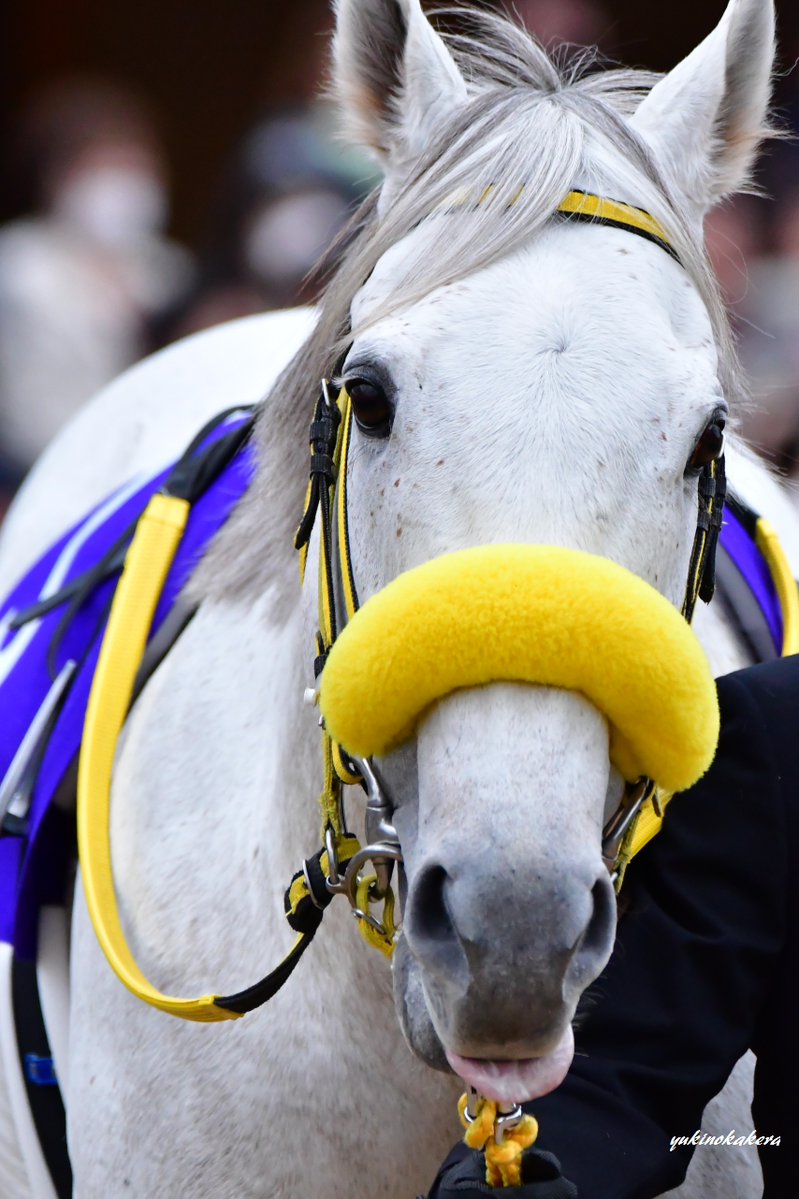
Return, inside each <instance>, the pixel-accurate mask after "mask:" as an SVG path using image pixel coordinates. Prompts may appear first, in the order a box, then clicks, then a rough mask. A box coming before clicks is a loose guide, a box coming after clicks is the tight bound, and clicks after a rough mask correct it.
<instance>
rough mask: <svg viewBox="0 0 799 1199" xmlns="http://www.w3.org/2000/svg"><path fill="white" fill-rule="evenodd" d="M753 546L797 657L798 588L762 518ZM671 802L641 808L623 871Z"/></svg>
mask: <svg viewBox="0 0 799 1199" xmlns="http://www.w3.org/2000/svg"><path fill="white" fill-rule="evenodd" d="M755 544H756V545H757V548H758V549H759V550H760V552H761V554H762V555H763V557H764V558H765V560H766V565H767V566H768V568H769V572H770V574H771V578H772V580H773V582H774V588H775V590H776V592H777V598H778V600H779V602H780V609H781V611H782V629H783V632H782V653H781V656H782V657H783V658H787V657H788V656H789V655H790V654H796V653H799V588H797V584H796V580H795V579H794V577H793V571H792V570H791V566H790V563H789V562H788V559H787V557H786V555H785V550H784V549H783V548H782V542H781V541H780V539H779V535H778V534H777V531H776V529H775V528H774V527H773V525H771V524H770V523H769V522H768V521H767V520H764V518H763V517H762V516H760V517H758V520H757V524H756V526H755ZM670 799H671V795H670V794H669V793H668V792H660V791H659V792H658V794H657V800H658V807H659V808H660V812H658V811H656V809H655V806H654V804H653V803H652V801H651V800H647V802H646V803H645V804H644V806H643V808H642V809H641V815H640V816H639V817H638V820H637V821H636V823H635V828H634V830H633V833H632V836H631V838H630V846H629V849H628V850H627V851H626V852H625V851H624V850H623V851H622V854H621V866H622V869H624V867H625V866H626V865H627V864H628V863H629V862H630V861H632V859H633V858H634V857H635V855H636V854H637V853H640V851H641V850H642V849H643V848H644V846H645V845H648V844H649V842H650V841H651V840H652V838H653V837H655V836H657V834H658V833H659V832H660V830H661V827H662V825H663V817H664V814H665V810H666V806H667V805H668V802H669V800H670Z"/></svg>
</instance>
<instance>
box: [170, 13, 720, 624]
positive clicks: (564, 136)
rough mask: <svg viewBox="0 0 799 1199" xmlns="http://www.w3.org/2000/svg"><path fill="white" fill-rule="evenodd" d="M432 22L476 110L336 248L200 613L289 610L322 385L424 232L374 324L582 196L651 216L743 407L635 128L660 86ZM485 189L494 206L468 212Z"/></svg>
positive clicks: (715, 322)
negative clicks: (374, 297)
mask: <svg viewBox="0 0 799 1199" xmlns="http://www.w3.org/2000/svg"><path fill="white" fill-rule="evenodd" d="M434 16H435V19H436V20H437V21H439V22H440V21H442V20H443V21H445V22H446V21H447V20H450V19H452V18H455V20H456V21H457V23H458V25H457V31H456V32H450V33H447V31H446V28H444V29H442V33H443V35H444V36H445V37H446V39H447V43H448V46H449V48H450V51H451V53H452V55H453V57H454V58H455V60H456V62H457V63H458V66H459V68H460V70H461V72H462V74H463V76H464V78H465V79H466V82H467V87H468V93H469V99H468V102H467V104H466V105H465V107H464V108H463V109H461V110H460V111H458V112H456V113H454V114H453V115H452V117H451V119H450V120H449V122H448V123H445V124H444V125H443V127H442V128H441V129H440V130H439V132H438V135H437V137H436V139H435V141H434V142H433V143H432V144H430V145H429V146H428V147H427V149H426V152H425V153H424V155H423V157H421V158H420V159H419V160H418V161H416V162H415V163H410V164H408V165H407V166H406V169H405V174H404V177H403V178H401V179H397V178H396V177H395V176H394V175H390V177H389V187H390V193H389V195H388V197H387V198H386V202H385V203H384V204H381V203H380V193H381V188H380V187H378V188H377V189H376V190H375V191H374V192H373V193H372V194H371V195H370V196H369V197H368V198H367V199H366V201H365V202H364V203H363V204H362V205H361V207H360V208H359V210H358V211H357V212H356V213H355V215H354V216H353V218H352V220H351V222H350V224H349V226H348V227H347V229H346V230H345V231H344V233H343V234H342V236H341V238H340V239H339V240H338V242H337V243H336V245H335V246H334V247H333V251H332V253H336V252H338V251H340V250H341V249H342V248H343V249H344V250H345V251H346V252H344V253H343V255H342V257H341V261H340V262H339V263H338V265H337V266H336V267H335V268H334V270H333V271H332V273H331V275H330V278H329V282H328V284H327V286H326V288H325V291H324V294H323V295H322V298H321V301H320V304H319V310H318V321H317V324H316V326H315V328H314V331H313V333H312V334H311V336H310V337H309V338H308V340H307V341H306V342H305V344H304V345H303V346H302V347H301V349H300V350H299V351H298V353H297V354H296V355H295V357H294V359H293V360H292V362H291V363H290V365H289V366H288V368H287V370H286V371H285V373H284V374H283V375H282V376H281V377H280V378H279V379H278V381H277V382H276V384H275V385H274V387H273V388H272V389H271V391H270V392H269V394H268V395H267V396H266V398H265V400H264V403H263V410H262V412H261V414H260V416H259V419H258V421H257V424H256V432H255V437H256V444H257V455H258V461H259V468H258V470H257V472H256V476H255V478H254V481H253V483H252V485H251V487H250V489H249V492H248V494H247V495H246V497H245V498H244V500H243V501H242V502H241V504H240V505H239V507H238V509H237V510H236V512H235V513H234V515H233V517H232V518H231V519H230V520H229V522H228V524H227V525H226V527H225V528H224V529H223V530H222V532H221V533H220V535H219V536H218V537H217V539H216V541H215V543H214V545H213V546H212V547H211V549H210V550H209V552H208V554H207V555H206V558H205V560H204V562H203V563H202V564H201V565H200V567H199V568H198V570H197V572H196V574H195V578H194V580H193V582H192V585H191V590H192V592H193V596H194V598H195V599H198V600H199V599H203V598H206V597H208V598H212V599H214V598H216V599H221V598H228V599H234V598H235V599H239V600H241V599H244V600H245V601H251V600H252V599H254V598H255V597H256V596H258V595H263V594H265V593H266V592H270V593H271V595H272V596H273V597H274V600H275V605H274V615H275V619H284V618H286V617H287V616H288V614H289V612H290V611H291V610H292V609H293V607H294V606H295V604H296V596H297V591H296V587H297V569H298V566H297V562H296V553H295V552H294V550H293V540H294V534H295V531H296V527H297V524H298V523H299V518H300V515H301V513H302V507H303V499H304V495H305V489H306V486H307V476H308V427H309V424H310V420H311V416H312V410H313V406H314V403H315V401H316V397H317V394H318V389H319V384H320V381H321V379H322V378H323V377H331V376H332V375H333V374H334V372H335V369H336V365H337V363H338V362H339V361H340V357H341V354H342V352H343V351H344V350H346V348H347V346H348V344H349V342H350V339H351V331H350V306H351V304H352V301H353V299H354V297H355V296H356V294H357V293H358V291H359V290H360V288H361V287H362V286H363V285H364V283H365V282H366V280H367V279H368V278H369V276H370V275H371V273H372V271H373V270H374V268H375V266H376V264H377V263H378V261H379V260H380V258H381V257H382V256H383V255H384V254H385V253H386V252H387V251H388V250H389V249H390V248H391V247H392V246H393V245H395V244H396V243H397V242H399V241H400V240H401V239H402V238H404V237H405V236H406V235H407V234H408V233H410V232H411V231H412V230H413V229H414V228H415V227H416V226H417V225H419V224H420V223H421V222H422V221H425V220H428V219H436V220H446V221H447V236H446V237H440V238H436V239H435V252H434V253H430V248H429V245H428V246H426V247H425V253H424V255H423V256H422V255H420V256H419V257H416V258H414V257H412V256H411V257H410V258H409V260H408V262H407V268H406V271H405V277H404V279H403V280H402V281H401V283H400V286H399V287H398V288H397V289H396V290H395V291H394V292H393V293H392V295H391V296H390V297H389V298H388V299H387V300H386V302H385V303H384V304H383V305H382V306H380V307H379V309H377V310H376V311H374V312H372V313H371V314H370V319H369V323H370V324H373V323H375V322H376V321H378V320H380V319H382V318H384V317H386V316H388V315H390V314H391V313H393V312H396V311H399V310H401V309H404V308H407V307H409V306H410V305H412V304H414V303H415V302H417V301H419V300H421V299H423V298H424V297H426V296H427V295H428V294H429V293H430V292H431V291H433V290H435V289H437V288H439V287H442V286H447V285H449V284H452V283H455V282H456V281H457V280H459V279H462V278H464V277H466V276H468V275H470V274H472V273H474V272H476V271H479V270H481V269H483V268H484V267H487V266H489V265H491V264H492V263H494V262H497V261H498V260H500V259H501V258H504V257H505V256H506V255H509V254H512V253H513V252H514V251H516V250H518V249H520V248H521V247H522V246H523V245H524V244H526V243H527V242H529V241H530V240H531V238H533V237H534V236H535V234H536V232H537V231H538V230H539V229H541V228H542V227H543V226H544V225H545V224H546V223H547V222H549V221H551V220H552V219H553V217H554V216H555V214H556V212H557V209H558V205H559V204H560V202H561V201H562V200H563V198H564V196H565V195H566V194H567V193H568V192H569V191H571V190H572V189H573V188H575V187H578V188H581V189H583V190H585V191H589V192H594V193H597V194H600V195H604V196H607V197H609V198H613V199H617V200H623V201H626V202H628V203H631V204H634V205H635V206H637V207H639V208H643V209H646V211H648V212H649V213H651V214H652V216H654V217H655V218H656V220H658V221H659V222H660V224H661V225H662V226H663V227H664V228H665V229H666V231H667V233H668V235H669V237H670V239H671V241H672V243H673V245H674V247H675V249H676V251H677V253H678V255H679V257H680V260H681V262H682V264H683V266H684V267H685V270H686V272H687V274H688V277H689V278H690V280H691V282H692V283H693V285H694V286H695V287H696V289H697V291H698V292H699V295H700V296H701V298H702V300H703V301H704V304H705V307H706V309H707V311H708V314H709V317H710V320H711V324H712V326H713V330H714V335H715V341H716V346H717V350H718V355H719V378H720V382H721V385H722V388H723V389H724V392H725V394H726V395H727V398H728V400H729V401H730V402H731V404H733V406H734V404H735V400H736V399H740V398H742V395H743V384H742V381H741V375H740V371H739V369H738V364H737V357H736V353H735V349H734V345H733V341H732V335H731V332H730V326H729V321H728V318H727V314H726V311H725V307H724V304H723V301H722V300H721V297H720V293H719V289H718V286H717V283H716V280H715V276H714V274H713V271H712V269H711V267H710V265H709V262H708V260H707V257H706V254H705V250H704V246H703V243H702V240H701V234H700V231H699V229H698V228H697V222H696V220H695V217H694V218H692V215H691V213H690V211H689V208H688V205H687V203H686V201H685V200H684V199H683V198H682V197H681V196H680V195H679V194H678V193H677V191H676V189H674V188H672V187H670V185H669V182H668V180H667V179H666V178H665V177H664V175H663V174H662V173H661V171H660V169H659V168H658V166H657V165H656V163H655V162H654V160H653V157H652V155H651V153H650V151H649V148H648V146H647V144H646V143H645V142H644V140H643V139H642V138H641V137H640V136H639V135H638V134H637V132H636V131H635V129H634V128H633V127H632V126H631V124H630V123H629V120H628V118H629V117H630V116H632V114H633V113H634V112H635V110H636V109H637V107H638V105H639V104H640V103H641V101H642V100H643V98H644V96H645V95H646V94H647V92H648V91H649V90H650V89H651V88H652V86H653V85H654V84H655V82H657V80H658V79H659V78H660V76H659V75H657V74H655V73H653V72H649V71H642V70H636V69H630V68H611V69H607V68H605V69H602V68H601V64H600V61H599V57H598V55H597V53H596V52H595V51H591V50H585V51H582V52H580V53H578V54H577V55H576V56H575V55H574V54H571V55H569V56H568V57H567V55H566V53H565V51H564V50H563V49H560V50H555V51H553V52H549V51H547V50H546V49H544V47H543V46H542V45H541V44H540V43H539V42H538V41H537V40H536V39H535V37H534V36H533V35H532V34H530V33H529V32H528V31H527V30H526V29H524V28H523V27H521V26H520V25H519V24H517V23H516V22H515V21H513V20H511V19H510V18H508V17H506V16H501V15H497V14H495V13H487V12H485V11H482V10H472V9H468V10H465V9H463V8H459V9H442V10H439V11H438V12H437V13H436V14H434ZM464 19H465V20H466V22H467V25H466V28H465V29H464ZM522 185H524V193H523V196H522V197H521V198H520V199H518V200H515V197H516V196H517V194H518V192H519V189H520V187H521V186H522ZM384 186H385V185H384ZM486 188H491V189H492V196H491V202H489V203H482V204H479V205H478V204H476V203H475V204H470V203H468V202H467V203H464V199H463V197H464V196H468V197H475V198H476V197H479V196H481V195H482V194H483V193H484V191H485V189H486ZM331 257H332V254H331Z"/></svg>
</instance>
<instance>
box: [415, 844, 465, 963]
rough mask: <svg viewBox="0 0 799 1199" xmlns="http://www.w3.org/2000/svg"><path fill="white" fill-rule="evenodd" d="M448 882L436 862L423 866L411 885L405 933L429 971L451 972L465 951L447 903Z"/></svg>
mask: <svg viewBox="0 0 799 1199" xmlns="http://www.w3.org/2000/svg"><path fill="white" fill-rule="evenodd" d="M450 882H451V879H450V876H449V875H448V874H447V871H446V870H445V869H444V867H443V866H440V865H438V863H434V864H431V865H428V866H424V867H422V869H421V870H420V871H419V873H418V874H417V876H416V878H415V879H414V880H413V882H412V884H411V887H410V891H409V896H408V906H407V910H406V915H405V935H406V937H407V938H408V943H409V945H410V947H411V949H412V951H413V953H414V955H415V956H417V957H418V958H419V959H420V960H421V961H423V962H424V964H425V966H426V967H427V969H428V970H431V971H433V972H437V971H441V972H442V973H446V974H450V975H451V974H452V973H453V972H455V971H457V970H458V968H459V967H460V966H461V965H462V964H463V962H464V953H463V947H462V945H461V941H460V937H459V936H458V933H457V931H456V928H455V924H454V922H453V919H452V916H451V914H450V910H449V907H448V905H447V887H448V885H449V884H450Z"/></svg>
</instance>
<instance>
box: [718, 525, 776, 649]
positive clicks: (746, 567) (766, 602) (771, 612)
mask: <svg viewBox="0 0 799 1199" xmlns="http://www.w3.org/2000/svg"><path fill="white" fill-rule="evenodd" d="M721 544H722V545H723V546H724V548H725V550H726V551H727V553H728V554H729V556H730V557H731V558H732V560H733V562H734V563H735V565H736V566H737V567H738V570H739V571H740V572H741V574H742V575H743V577H744V578H745V579H746V583H747V586H748V587H749V589H750V591H751V592H752V594H753V595H754V597H755V599H756V600H757V602H758V605H759V607H760V610H761V612H762V613H763V615H764V616H765V618H766V623H767V625H768V628H769V632H770V633H771V639H772V641H773V642H774V651H775V653H776V655H777V657H779V656H780V654H781V653H782V637H783V619H782V608H781V607H780V601H779V596H778V595H777V589H776V587H775V586H774V580H773V579H772V577H771V571H770V570H769V568H768V563H767V562H766V559H765V558H764V557H763V555H762V554H761V552H760V550H759V549H758V548H757V544H756V543H755V540H754V538H753V537H752V536H751V535H750V534H749V533H748V532H747V530H746V529H745V528H744V526H743V524H742V523H741V521H740V520H739V519H738V517H737V516H736V515H735V513H734V512H733V511H732V509H731V508H727V509H726V510H725V512H724V525H723V527H722V530H721Z"/></svg>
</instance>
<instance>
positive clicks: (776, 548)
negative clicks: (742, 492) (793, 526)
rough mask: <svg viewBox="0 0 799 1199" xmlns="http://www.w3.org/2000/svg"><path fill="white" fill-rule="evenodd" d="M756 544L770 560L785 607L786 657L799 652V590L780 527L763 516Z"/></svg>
mask: <svg viewBox="0 0 799 1199" xmlns="http://www.w3.org/2000/svg"><path fill="white" fill-rule="evenodd" d="M755 543H756V544H757V548H758V549H759V550H760V552H761V554H762V555H763V557H764V558H765V559H766V563H767V565H768V568H769V571H770V572H771V578H772V580H773V582H774V587H775V589H776V592H777V598H778V599H779V601H780V608H781V609H782V657H783V658H787V657H788V655H789V654H796V653H799V593H798V592H797V587H796V580H795V579H794V577H793V571H792V570H791V567H790V563H789V562H788V559H787V558H786V556H785V550H784V549H783V548H782V544H781V542H780V539H779V537H778V536H777V531H776V529H775V528H774V527H773V526H772V525H770V524H769V522H768V521H767V520H764V519H763V517H762V516H761V517H759V518H758V522H757V525H756V527H755Z"/></svg>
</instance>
